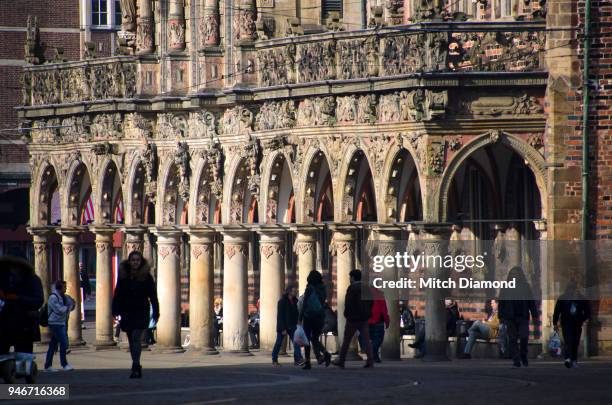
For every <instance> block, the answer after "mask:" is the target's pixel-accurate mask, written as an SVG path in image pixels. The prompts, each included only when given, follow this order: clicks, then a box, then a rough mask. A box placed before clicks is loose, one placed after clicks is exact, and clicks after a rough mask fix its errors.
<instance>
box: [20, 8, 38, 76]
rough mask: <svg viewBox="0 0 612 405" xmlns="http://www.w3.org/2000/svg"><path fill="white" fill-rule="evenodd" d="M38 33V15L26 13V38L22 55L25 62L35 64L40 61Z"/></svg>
mask: <svg viewBox="0 0 612 405" xmlns="http://www.w3.org/2000/svg"><path fill="white" fill-rule="evenodd" d="M39 41H40V34H39V31H38V17H37V16H34V18H32V16H31V15H29V14H28V21H27V26H26V40H25V46H24V56H25V61H26V62H27V63H31V64H33V65H37V64H39V63H40V62H41V57H40V56H41V52H40V43H39Z"/></svg>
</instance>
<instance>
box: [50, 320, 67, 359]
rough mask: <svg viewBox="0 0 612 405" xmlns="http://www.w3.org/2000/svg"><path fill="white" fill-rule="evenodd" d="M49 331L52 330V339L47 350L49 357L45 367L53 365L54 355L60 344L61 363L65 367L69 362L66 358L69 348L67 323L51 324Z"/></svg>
mask: <svg viewBox="0 0 612 405" xmlns="http://www.w3.org/2000/svg"><path fill="white" fill-rule="evenodd" d="M49 331H50V332H51V341H50V342H49V349H48V350H47V358H46V360H45V368H49V367H51V366H52V365H53V355H54V354H55V351H56V350H57V345H58V344H59V348H60V350H59V352H60V364H61V365H62V367H65V366H66V364H68V361H67V360H66V349H67V348H68V334H67V333H66V326H65V325H49Z"/></svg>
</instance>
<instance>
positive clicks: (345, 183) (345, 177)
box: [336, 145, 377, 221]
mask: <svg viewBox="0 0 612 405" xmlns="http://www.w3.org/2000/svg"><path fill="white" fill-rule="evenodd" d="M344 156H345V159H343V164H342V166H341V167H342V170H341V173H342V174H341V178H340V182H339V184H340V185H342V188H341V189H340V190H341V192H340V193H339V194H340V195H339V196H338V197H337V200H336V206H337V207H338V208H337V211H336V218H340V220H341V221H355V220H358V218H357V207H358V204H359V201H360V199H361V198H362V197H363V196H362V191H367V192H368V193H371V194H372V196H371V197H366V199H368V200H370V201H371V204H374V207H370V209H371V211H372V213H373V216H374V217H377V211H376V203H377V201H376V189H375V187H374V175H373V173H374V172H373V171H372V166H371V164H370V160H369V159H368V156H367V155H366V153H365V151H364V150H363V149H361V148H358V147H356V146H355V145H349V146H348V148H347V150H346V151H345V154H344ZM368 190H369V191H368ZM362 219H363V218H362Z"/></svg>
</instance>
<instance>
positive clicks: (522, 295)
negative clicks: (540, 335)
mask: <svg viewBox="0 0 612 405" xmlns="http://www.w3.org/2000/svg"><path fill="white" fill-rule="evenodd" d="M507 280H508V281H512V280H515V282H516V285H515V288H513V289H505V290H502V292H501V294H500V300H499V306H498V307H499V319H500V320H501V322H503V323H504V324H505V325H506V328H507V333H508V339H509V350H510V357H512V361H513V367H514V368H519V367H521V364H522V365H523V367H527V366H528V365H529V360H528V359H527V354H528V349H529V347H528V343H529V315H530V314H531V318H532V319H533V323H534V325H535V324H537V321H538V309H537V307H536V303H535V301H534V300H533V294H532V292H531V287H530V286H529V283H528V282H527V279H526V278H525V274H524V273H523V269H521V268H520V267H518V266H515V267H513V268H511V269H510V271H509V272H508V278H507ZM517 339H519V340H520V349H519V347H518V345H517Z"/></svg>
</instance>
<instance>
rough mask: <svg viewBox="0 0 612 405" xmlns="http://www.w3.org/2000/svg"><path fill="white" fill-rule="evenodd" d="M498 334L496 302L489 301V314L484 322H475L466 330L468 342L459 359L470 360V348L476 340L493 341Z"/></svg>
mask: <svg viewBox="0 0 612 405" xmlns="http://www.w3.org/2000/svg"><path fill="white" fill-rule="evenodd" d="M498 332H499V318H498V316H497V301H496V300H491V303H490V313H489V315H488V316H487V318H486V319H485V320H484V321H476V322H474V323H473V324H472V326H471V327H470V328H469V329H468V336H469V337H468V341H467V344H466V345H465V349H464V351H463V353H462V354H461V356H460V358H462V359H469V358H471V353H472V348H473V347H474V343H476V339H494V338H496V337H497V334H498Z"/></svg>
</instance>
